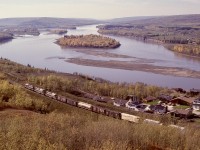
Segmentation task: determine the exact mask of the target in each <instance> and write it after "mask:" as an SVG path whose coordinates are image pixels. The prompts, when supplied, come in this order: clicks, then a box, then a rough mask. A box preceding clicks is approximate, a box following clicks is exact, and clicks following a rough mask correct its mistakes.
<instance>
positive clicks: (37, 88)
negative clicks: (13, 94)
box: [34, 87, 45, 95]
mask: <svg viewBox="0 0 200 150" xmlns="http://www.w3.org/2000/svg"><path fill="white" fill-rule="evenodd" d="M34 91H35V92H36V93H39V94H42V95H45V89H42V88H39V87H34Z"/></svg>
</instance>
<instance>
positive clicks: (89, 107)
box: [78, 102, 92, 110]
mask: <svg viewBox="0 0 200 150" xmlns="http://www.w3.org/2000/svg"><path fill="white" fill-rule="evenodd" d="M78 107H80V108H83V109H87V110H92V105H91V104H88V103H84V102H78Z"/></svg>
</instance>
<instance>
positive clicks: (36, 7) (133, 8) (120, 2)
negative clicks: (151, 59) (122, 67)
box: [0, 0, 200, 19]
mask: <svg viewBox="0 0 200 150" xmlns="http://www.w3.org/2000/svg"><path fill="white" fill-rule="evenodd" d="M177 14H200V0H0V18H7V17H38V16H41V17H65V18H69V17H70V18H96V19H106V18H119V17H128V16H152V15H177Z"/></svg>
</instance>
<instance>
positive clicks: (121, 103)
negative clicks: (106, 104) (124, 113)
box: [113, 99, 127, 107]
mask: <svg viewBox="0 0 200 150" xmlns="http://www.w3.org/2000/svg"><path fill="white" fill-rule="evenodd" d="M126 103H127V101H126V100H123V99H115V100H114V102H113V105H114V106H117V107H120V106H122V107H125V106H126Z"/></svg>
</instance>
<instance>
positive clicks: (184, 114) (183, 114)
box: [171, 109, 192, 119]
mask: <svg viewBox="0 0 200 150" xmlns="http://www.w3.org/2000/svg"><path fill="white" fill-rule="evenodd" d="M171 114H172V115H174V116H175V117H179V118H184V119H187V118H190V117H191V116H192V109H176V110H174V111H173V112H171Z"/></svg>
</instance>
